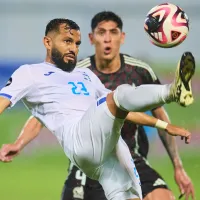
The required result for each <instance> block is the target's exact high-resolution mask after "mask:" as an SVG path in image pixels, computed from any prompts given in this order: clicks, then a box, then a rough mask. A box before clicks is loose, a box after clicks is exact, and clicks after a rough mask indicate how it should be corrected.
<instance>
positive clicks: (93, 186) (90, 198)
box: [61, 156, 168, 200]
mask: <svg viewBox="0 0 200 200" xmlns="http://www.w3.org/2000/svg"><path fill="white" fill-rule="evenodd" d="M134 160H135V165H136V168H137V171H138V173H139V175H140V181H141V184H142V194H143V198H144V197H145V196H146V195H147V194H148V193H150V192H152V191H153V190H154V189H157V188H166V189H168V187H167V185H166V183H165V181H164V179H163V178H162V177H161V176H160V175H159V174H158V173H157V172H156V171H155V170H154V169H152V168H151V167H150V166H149V165H148V164H147V163H146V161H145V160H144V159H143V158H142V157H139V156H138V157H137V156H136V158H135V159H134ZM80 199H84V200H106V197H105V195H104V191H103V189H102V187H101V185H100V184H99V183H98V182H97V181H94V180H91V179H89V178H87V177H86V176H85V174H83V173H82V172H81V171H80V170H79V169H78V168H77V167H76V166H73V165H71V166H70V170H69V175H68V177H67V180H66V181H65V184H64V187H63V191H62V197H61V200H80Z"/></svg>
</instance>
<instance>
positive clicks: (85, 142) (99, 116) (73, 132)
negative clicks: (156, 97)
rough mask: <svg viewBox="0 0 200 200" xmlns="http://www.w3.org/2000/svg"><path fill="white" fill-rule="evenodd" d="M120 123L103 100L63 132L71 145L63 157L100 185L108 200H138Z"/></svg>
mask: <svg viewBox="0 0 200 200" xmlns="http://www.w3.org/2000/svg"><path fill="white" fill-rule="evenodd" d="M123 123H124V120H121V119H116V118H115V117H114V116H113V115H112V114H111V113H110V111H109V109H108V107H107V103H106V97H103V98H100V99H99V100H98V101H97V102H96V104H93V105H92V106H91V107H90V108H89V109H88V110H87V112H86V113H85V114H84V116H83V117H82V118H81V120H79V122H78V123H76V124H74V125H73V126H72V127H70V128H69V127H68V128H67V131H68V133H69V132H70V134H68V133H67V135H68V136H67V138H66V140H68V141H73V144H68V145H69V146H71V147H70V152H69V149H68V148H66V149H65V152H66V154H67V155H68V157H69V158H70V160H71V161H72V162H73V163H74V164H75V165H76V166H77V167H79V168H80V169H81V170H82V171H83V172H84V173H85V174H86V175H87V176H88V177H90V178H92V179H95V180H98V181H99V182H100V184H101V185H102V187H103V189H104V191H105V195H106V197H107V199H108V200H111V199H112V200H126V199H134V198H140V199H142V191H141V186H140V179H139V175H138V173H137V170H136V168H135V164H134V162H133V160H132V157H131V154H130V151H129V149H128V146H127V145H126V143H125V142H124V141H123V139H122V138H121V136H120V133H121V128H122V126H123ZM69 137H72V138H70V139H69ZM67 143H68V142H67V141H66V144H65V145H67Z"/></svg>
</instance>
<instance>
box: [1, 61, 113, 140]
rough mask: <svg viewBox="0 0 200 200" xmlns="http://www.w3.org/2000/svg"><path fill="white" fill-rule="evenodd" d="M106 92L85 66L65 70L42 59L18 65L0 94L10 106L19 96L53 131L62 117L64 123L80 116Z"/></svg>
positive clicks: (60, 124)
mask: <svg viewBox="0 0 200 200" xmlns="http://www.w3.org/2000/svg"><path fill="white" fill-rule="evenodd" d="M108 92H110V90H108V89H106V88H105V86H104V85H103V84H102V83H101V81H100V80H99V78H98V77H97V76H96V75H95V74H94V73H93V72H92V71H91V70H89V69H74V71H73V72H71V73H68V72H64V71H62V70H61V69H59V68H57V67H55V66H54V65H53V64H50V63H46V62H43V63H39V64H32V65H23V66H21V67H19V68H18V69H17V70H16V71H15V72H14V73H13V75H12V77H11V78H10V80H9V82H8V83H7V86H5V87H4V88H2V90H1V91H0V96H4V97H6V98H9V99H10V101H11V106H13V105H14V104H15V103H16V102H17V101H19V100H20V99H22V101H23V102H24V104H25V105H26V107H27V108H28V109H29V110H30V111H31V113H32V115H33V116H35V117H37V118H38V119H39V120H40V121H41V122H42V123H43V124H44V125H45V126H46V127H47V128H48V129H49V130H50V131H51V132H53V133H55V134H56V131H57V130H58V129H59V127H60V126H62V125H63V124H62V123H64V119H65V123H66V121H67V122H68V123H73V121H74V120H77V119H80V118H81V117H82V115H83V114H84V113H85V111H86V110H87V109H88V107H89V106H90V105H91V104H92V103H93V102H95V101H96V99H97V98H99V97H100V96H102V95H104V94H106V93H108ZM63 115H64V116H63ZM65 125H66V126H67V124H65ZM68 125H69V124H68ZM60 142H61V141H60Z"/></svg>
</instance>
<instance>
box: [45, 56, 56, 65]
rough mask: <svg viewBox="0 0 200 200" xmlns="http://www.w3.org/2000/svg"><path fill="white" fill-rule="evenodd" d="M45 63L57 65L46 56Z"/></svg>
mask: <svg viewBox="0 0 200 200" xmlns="http://www.w3.org/2000/svg"><path fill="white" fill-rule="evenodd" d="M45 62H48V63H51V64H53V65H55V63H54V62H53V61H52V60H51V58H50V57H49V56H46V58H45Z"/></svg>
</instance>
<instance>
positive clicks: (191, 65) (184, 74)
mask: <svg viewBox="0 0 200 200" xmlns="http://www.w3.org/2000/svg"><path fill="white" fill-rule="evenodd" d="M194 72H195V59H194V56H193V55H192V53H191V52H185V53H184V54H183V55H182V57H181V59H180V61H179V63H178V66H177V70H176V75H175V80H174V83H173V84H172V87H171V93H172V94H173V96H174V99H175V101H176V102H178V103H179V104H180V105H181V106H188V105H190V104H192V103H193V101H194V98H193V96H192V88H191V78H192V76H193V75H194Z"/></svg>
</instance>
